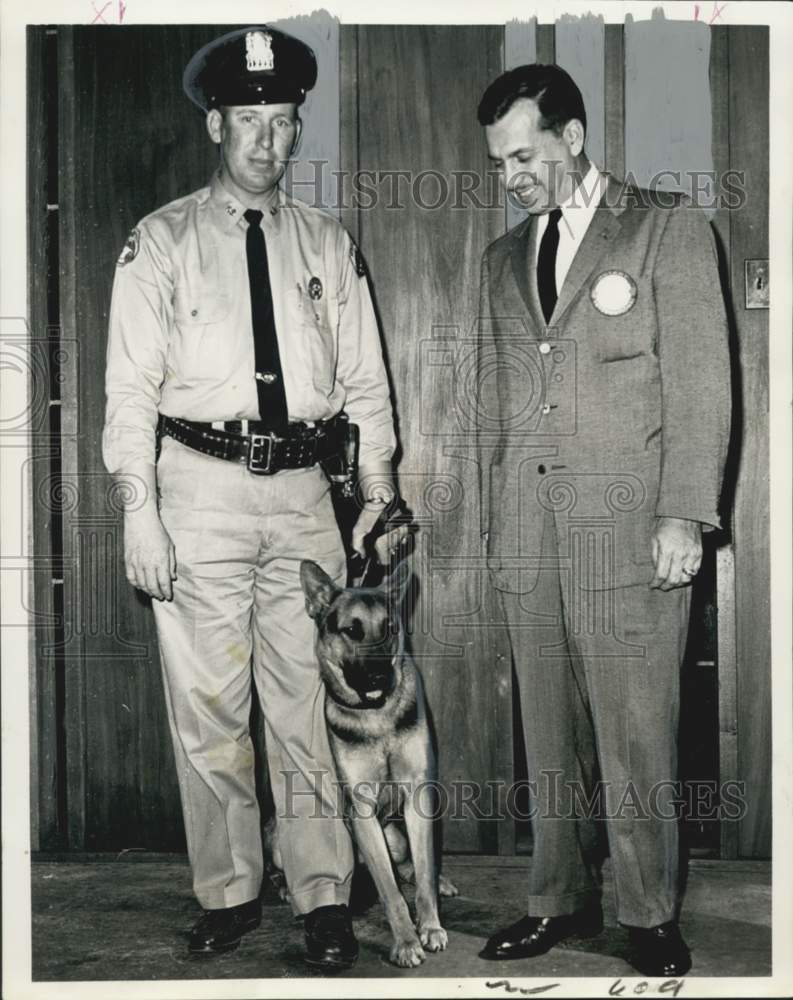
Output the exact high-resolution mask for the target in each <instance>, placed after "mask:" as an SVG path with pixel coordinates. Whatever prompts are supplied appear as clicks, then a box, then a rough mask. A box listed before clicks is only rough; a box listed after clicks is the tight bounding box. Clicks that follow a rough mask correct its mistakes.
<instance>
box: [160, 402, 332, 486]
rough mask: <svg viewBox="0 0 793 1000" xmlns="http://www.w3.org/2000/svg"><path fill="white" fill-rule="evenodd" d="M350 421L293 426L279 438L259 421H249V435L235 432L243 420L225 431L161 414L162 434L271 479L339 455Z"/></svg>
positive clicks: (235, 422) (226, 424)
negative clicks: (273, 476) (289, 470)
mask: <svg viewBox="0 0 793 1000" xmlns="http://www.w3.org/2000/svg"><path fill="white" fill-rule="evenodd" d="M345 425H346V421H342V420H339V419H334V420H329V421H327V422H322V423H318V424H317V425H316V427H309V426H308V425H307V424H291V425H290V427H289V429H288V430H287V432H286V434H284V435H277V434H275V433H274V432H273V431H270V430H267V429H266V428H265V425H264V424H263V423H261V422H259V421H256V420H249V421H247V429H248V433H247V434H242V433H234V431H236V428H237V426H239V428H240V431H241V430H242V428H243V426H244V425H243V422H242V421H231V420H227V421H225V422H224V424H223V427H224V429H223V430H219V429H218V428H217V427H214V426H213V425H212V424H204V423H198V422H197V421H195V420H182V419H181V418H178V417H166V416H165V415H160V423H159V433H160V434H161V435H166V434H167V435H168V437H172V438H173V439H174V441H179V442H180V444H185V445H187V447H188V448H193V449H194V450H195V451H200V452H202V453H203V454H204V455H212V456H213V458H224V459H226V460H228V461H230V462H242V463H243V464H244V465H245V466H246V467H247V468H248V471H249V472H252V473H254V475H257V476H270V475H272V474H273V473H275V472H280V471H281V470H282V469H307V468H309V467H310V466H312V465H314V464H316V463H317V462H324V461H326V460H327V459H329V458H333V457H334V456H335V455H338V454H339V452H340V450H341V448H342V445H343V434H344V430H345Z"/></svg>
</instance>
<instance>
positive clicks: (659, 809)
mask: <svg viewBox="0 0 793 1000" xmlns="http://www.w3.org/2000/svg"><path fill="white" fill-rule="evenodd" d="M648 544H649V540H648ZM541 565H542V568H541V570H540V573H539V576H538V578H537V584H536V586H535V587H534V589H533V590H532V591H530V592H529V593H524V594H516V593H506V592H502V594H501V597H502V603H503V610H504V614H505V618H506V622H507V627H508V632H509V637H510V643H511V646H512V654H513V659H514V664H515V672H516V676H517V680H518V688H519V696H520V705H521V711H522V716H523V728H524V738H525V745H526V756H527V764H528V773H529V781H530V789H531V794H532V832H533V835H534V853H533V858H532V865H531V874H530V884H529V898H528V913H529V915H530V916H559V915H561V914H565V913H572V912H574V911H575V910H577V909H579V908H580V907H581V906H583V905H584V904H585V903H587V902H588V901H590V900H591V899H592V898H593V897H597V896H599V894H600V876H599V870H598V868H599V866H598V857H597V830H598V826H597V825H596V818H597V817H600V818H601V819H605V825H606V830H607V834H608V845H609V851H610V855H611V861H612V870H613V877H614V885H615V890H616V902H617V917H618V920H619V921H620V923H622V924H626V925H628V926H635V927H652V926H655V925H657V924H660V923H664V922H665V921H667V920H672V919H674V917H675V916H676V906H677V888H678V868H679V859H678V826H677V822H678V821H677V818H676V805H675V800H676V798H677V796H676V794H675V785H674V783H675V780H676V778H677V738H678V716H679V692H680V687H679V680H680V666H681V663H682V657H683V654H684V650H685V642H686V636H687V630H688V616H689V609H690V588H688V587H686V588H679V589H675V590H671V591H667V592H664V591H660V590H651V589H650V588H649V586H648V585H647V584H640V585H638V586H629V587H622V588H617V589H612V590H600V591H593V590H583V589H582V588H581V587H580V585H579V584H580V582H581V579H586V576H585V575H583V576H582V577H581V578H580V579H571V577H570V572H569V566H567V565H566V563H565V562H564V561H562V560H560V558H559V548H558V544H557V538H556V528H555V524H554V519H553V515H552V514H550V513H548V514H546V515H545V521H544V524H543V543H542V560H541ZM648 582H649V581H648ZM597 796H599V798H598V797H597Z"/></svg>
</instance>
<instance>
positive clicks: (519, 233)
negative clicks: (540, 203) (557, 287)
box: [510, 215, 545, 330]
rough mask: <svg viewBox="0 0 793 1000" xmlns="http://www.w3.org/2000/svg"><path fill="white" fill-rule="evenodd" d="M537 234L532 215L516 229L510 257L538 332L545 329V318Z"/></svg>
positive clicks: (521, 291) (534, 218)
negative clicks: (538, 285) (538, 282)
mask: <svg viewBox="0 0 793 1000" xmlns="http://www.w3.org/2000/svg"><path fill="white" fill-rule="evenodd" d="M536 233H537V219H536V216H533V215H531V216H529V218H528V219H526V220H525V222H523V223H522V224H521V226H519V227H517V228H516V229H515V238H514V239H513V241H512V250H511V253H510V257H511V262H512V275H513V277H514V278H515V283H516V284H517V286H518V288H519V290H520V294H521V297H522V299H523V301H524V302H525V303H526V307H527V308H528V310H529V315H530V317H531V321H532V323H534V326H535V327H536V328H537V329H538V330H542V329H544V328H545V318H544V316H543V314H542V309H541V308H540V295H539V292H538V291H537V269H536V268H535V267H534V258H535V256H536V254H535V239H536Z"/></svg>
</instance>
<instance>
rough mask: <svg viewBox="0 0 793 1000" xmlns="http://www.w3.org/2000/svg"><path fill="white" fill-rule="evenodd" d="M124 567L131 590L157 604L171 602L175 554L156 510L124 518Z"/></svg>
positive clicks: (138, 512) (132, 513) (136, 513)
mask: <svg viewBox="0 0 793 1000" xmlns="http://www.w3.org/2000/svg"><path fill="white" fill-rule="evenodd" d="M124 565H125V567H126V570H127V579H128V580H129V582H130V583H131V584H132V586H133V587H137V588H138V590H142V591H144V592H145V593H147V594H149V595H150V596H151V597H154V598H156V599H157V600H158V601H171V600H173V586H172V581H173V580H175V579H176V551H175V549H174V547H173V542H172V541H171V539H170V536H169V535H168V532H167V531H166V530H165V528H164V527H163V526H162V521H161V520H160V517H159V514H158V513H157V512H156V510H150V509H144V510H138V511H134V512H128V513H127V514H126V515H125V517H124Z"/></svg>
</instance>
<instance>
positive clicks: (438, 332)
mask: <svg viewBox="0 0 793 1000" xmlns="http://www.w3.org/2000/svg"><path fill="white" fill-rule="evenodd" d="M223 30H228V29H224V28H223V27H221V26H216V25H213V26H209V27H208V26H196V27H164V26H163V27H130V26H127V27H123V28H111V27H106V26H105V27H102V28H101V29H97V28H93V29H92V28H66V27H61V28H58V29H57V38H56V41H55V43H54V47H53V43H51V44H50V47H49V50H48V47H47V42H46V34H45V29H44V28H36V29H32V30H31V34H30V39H29V65H30V72H29V81H30V86H29V95H30V96H29V109H30V112H29V113H30V125H31V129H30V192H31V196H30V199H29V201H30V251H31V252H30V262H31V323H32V326H33V331H34V338H35V339H37V340H38V341H42V340H44V341H45V342H46V340H47V324H48V322H52V319H53V314H54V317H55V319H56V320H57V318H58V316H59V317H60V326H61V337H62V338H63V342H64V344H65V345H67V346H69V350H71V360H67V361H65V362H64V364H63V371H64V373H65V374H66V376H67V377H66V379H65V381H64V383H63V385H62V386H61V387H60V389H59V392H60V395H61V399H60V400H59V403H60V406H59V410H60V412H61V418H60V425H61V427H60V429H55V431H53V433H52V434H50V435H43V436H42V438H41V440H40V441H39V442H38V443H37V444H36V446H35V456H36V468H37V470H38V471H37V472H36V474H35V480H36V491H37V493H36V502H35V503H34V527H35V532H36V535H37V540H36V547H37V552H38V554H39V555H40V556H41V557H43V558H45V559H47V558H49V559H50V560H51V561H52V560H53V559H54V560H55V561H54V562H53V572H52V573H46V572H45V573H41V574H37V576H36V613H37V618H36V623H37V624H36V640H37V665H36V674H35V678H34V680H35V685H34V689H35V695H36V698H37V705H36V712H35V714H34V721H35V732H34V739H35V744H36V745H35V753H34V757H33V760H34V764H35V766H36V769H37V773H36V774H35V775H34V780H35V781H36V784H37V789H36V794H35V795H34V814H35V815H34V830H37V831H38V841H37V842H36V843H35V844H34V847H40V848H43V849H47V848H56V847H62V848H69V849H75V850H120V849H123V848H128V847H138V848H141V847H143V848H148V849H151V850H176V849H181V847H182V846H183V834H182V824H181V815H180V809H179V800H178V792H177V786H176V778H175V773H174V768H173V762H172V755H171V747H170V740H169V737H168V734H167V727H166V723H165V714H164V706H163V698H162V689H161V681H160V675H159V661H158V655H157V648H156V638H155V634H154V627H153V621H152V615H151V611H150V608H149V607H148V606H147V602H145V601H144V600H142V599H141V598H138V597H135V596H134V595H133V593H132V592H131V590H130V589H129V587H128V585H127V584H126V581H125V579H124V574H123V569H122V566H121V523H120V515H119V512H118V510H117V509H116V508H117V504H116V503H115V502H114V497H113V493H112V490H111V489H110V481H109V479H108V477H107V476H106V474H105V473H104V470H103V467H102V464H101V455H100V434H101V426H102V419H103V409H104V390H103V380H102V374H103V371H104V356H105V344H106V325H107V314H108V307H109V295H110V283H111V281H112V271H113V263H114V259H115V256H116V255H117V253H118V251H119V248H120V247H121V246H122V245H123V242H124V238H125V236H126V233H127V231H128V229H129V227H130V226H131V225H133V224H134V222H135V221H136V220H137V219H139V218H140V217H141V216H142V215H144V214H146V213H147V212H149V211H151V210H152V209H153V208H155V207H157V206H160V205H162V204H164V203H166V202H167V201H169V200H171V199H172V198H175V197H177V196H179V195H182V194H185V193H187V192H188V191H191V190H194V189H195V188H198V187H200V186H202V185H203V184H205V183H206V181H207V178H208V177H209V174H210V172H211V170H212V167H213V165H214V152H213V150H212V148H211V147H210V144H209V143H208V142H207V141H206V137H205V133H204V125H203V121H202V118H201V116H200V114H199V113H198V112H197V111H195V112H193V111H192V109H191V108H190V107H189V106H188V105H187V102H186V100H185V98H184V97H183V95H182V91H181V74H182V70H183V67H184V65H185V63H186V62H187V60H188V58H189V57H190V55H191V54H192V53H193V52H194V51H195V49H196V48H198V47H199V46H200V45H202V44H203V43H204V42H206V41H207V40H208V39H210V38H212V37H216V36H217V35H219V34H221V33H222V31H223ZM522 37H525V38H527V39H530V40H531V43H532V45H534V46H536V58H537V59H539V60H541V61H551V60H553V59H554V55H555V47H556V39H555V33H554V29H553V26H552V25H538V26H536V28H535V30H532V31H530V32H526V33H524V36H522ZM711 38H712V48H711V87H712V93H713V108H714V113H713V121H714V163H715V167H716V169H717V170H722V169H726V168H727V167H732V168H735V169H739V170H745V171H746V175H747V178H746V189H747V192H748V194H749V200H748V202H747V204H746V206H745V207H744V208H742V209H741V210H740V211H734V212H724V211H722V212H719V213H717V214H716V217H715V219H714V224H715V226H716V228H717V231H718V232H719V235H720V239H721V242H722V246H723V250H724V267H725V277H726V278H727V279H728V283H729V284H730V286H731V311H732V316H733V334H734V340H735V344H734V347H735V357H736V388H737V390H738V397H737V399H738V408H737V409H738V422H737V424H736V427H737V430H736V435H735V448H734V450H733V458H732V464H731V476H732V481H733V483H734V490H733V492H734V496H735V503H734V518H733V531H732V536H731V541H730V544H729V545H728V546H726V547H725V548H724V549H723V550H722V554H721V555H720V561H719V566H720V572H721V574H722V577H721V580H720V585H719V591H720V621H719V630H720V631H719V636H720V660H722V659H723V662H722V663H721V664H720V667H721V669H723V670H725V671H727V673H725V675H724V681H725V684H724V686H723V700H722V705H721V709H722V758H721V759H722V765H723V768H724V771H725V774H727V775H729V776H736V777H738V778H741V779H743V780H745V781H746V782H747V789H746V793H747V799H748V811H747V815H746V817H745V818H744V820H743V821H742V823H741V824H740V825H739V826H738V827H737V828H736V827H732V828H730V833H731V835H730V836H727V837H726V838H725V837H723V839H722V843H723V846H724V848H725V851H726V853H727V854H737V853H740V854H741V855H744V856H764V855H767V854H768V853H769V852H770V795H771V788H770V735H769V716H770V654H769V638H768V521H767V510H768V497H767V485H768V467H767V442H768V425H767V383H768V361H767V336H768V328H767V313H766V312H763V311H747V310H746V309H745V308H744V302H743V293H744V288H743V261H744V259H745V258H754V257H759V258H763V257H766V256H767V255H768V251H767V236H768V234H767V210H768V199H767V143H768V123H767V111H768V91H767V85H768V80H767V75H768V47H767V41H768V40H767V34H766V33H765V31H764V30H763V29H760V28H758V29H746V28H714V29H713V32H712V36H711ZM339 44H340V70H341V72H340V81H341V92H340V140H341V142H340V144H341V151H342V163H341V166H342V168H343V169H344V170H345V171H346V172H347V173H348V186H347V197H346V198H345V201H344V204H343V205H342V207H341V217H342V220H343V221H344V223H345V224H346V225H347V226H348V228H349V229H350V230H351V232H352V233H353V234H354V235H355V237H356V239H358V240H359V242H360V244H361V247H362V250H363V252H364V256H365V258H366V260H367V262H368V265H369V269H370V272H371V278H372V284H373V290H374V293H375V296H376V301H377V306H378V309H379V313H380V318H381V323H382V329H383V337H384V343H385V347H386V352H387V356H388V361H389V366H390V371H391V377H392V384H393V391H394V398H395V402H396V405H397V412H398V418H399V437H400V441H401V447H402V454H401V462H400V468H399V475H400V484H401V487H402V491H403V495H404V496H405V498H406V500H407V501H408V504H409V505H410V506H411V508H412V509H413V511H414V513H415V515H416V518H417V520H418V522H419V524H420V525H421V528H422V531H421V532H420V535H419V539H420V541H419V545H418V548H417V551H416V553H415V554H414V556H413V559H414V568H415V570H416V574H417V577H418V579H419V581H420V592H419V595H418V598H417V603H416V608H415V609H414V615H413V620H412V626H411V628H412V634H411V644H412V647H413V650H414V653H415V655H416V656H417V658H418V662H419V665H420V667H421V669H422V672H423V675H424V677H425V681H426V686H427V690H428V695H429V700H430V703H431V705H432V709H433V714H434V722H435V726H436V729H437V734H438V742H439V746H440V767H441V775H442V778H443V780H444V782H445V783H446V784H447V786H448V785H450V784H451V783H452V782H455V781H458V782H468V783H471V782H474V783H479V784H480V785H486V783H487V782H495V783H498V782H503V783H509V782H510V781H511V780H512V775H513V736H512V696H511V681H510V663H509V652H508V646H507V643H506V638H505V634H504V631H503V629H502V628H501V627H500V626H499V624H498V614H497V609H496V603H495V601H494V596H493V594H492V592H491V591H490V588H489V584H488V581H487V578H486V573H484V572H483V567H482V552H481V549H480V539H479V511H478V498H477V490H476V479H477V477H476V467H475V464H474V462H473V461H472V458H473V456H472V455H471V453H470V452H469V451H468V450H467V447H466V445H465V440H464V438H465V436H464V435H462V434H460V433H459V431H460V428H461V426H462V425H461V420H462V421H464V420H465V414H464V413H461V412H460V410H459V405H457V404H456V403H455V391H454V385H453V382H452V381H451V380H452V379H453V378H454V377H455V372H456V373H457V377H460V373H461V372H463V371H464V362H465V351H466V350H467V349H468V345H469V344H470V338H471V334H472V332H473V330H474V324H475V321H476V318H477V296H478V274H479V259H480V256H481V253H482V251H483V250H484V248H485V246H486V245H487V243H488V242H490V241H491V240H492V239H494V238H495V237H497V236H498V235H500V234H501V233H502V232H503V231H504V229H505V225H506V222H505V213H504V210H503V208H501V209H499V208H495V207H489V208H488V207H474V205H473V202H472V199H471V198H466V197H462V199H460V198H459V197H457V196H458V195H459V192H460V187H459V185H460V184H464V183H465V182H461V181H460V177H461V176H462V172H464V171H470V174H471V176H479V177H485V176H486V174H487V170H488V164H487V161H486V157H485V148H484V143H483V141H482V136H481V130H480V128H479V126H478V125H477V123H476V106H477V103H478V100H479V97H480V95H481V92H482V90H483V89H484V87H485V85H486V84H487V82H489V80H491V79H492V78H493V77H494V76H495V75H497V73H498V72H500V70H501V68H502V65H503V59H504V58H505V56H504V29H503V28H500V27H495V26H489V27H479V26H469V27H451V26H449V27H443V26H421V27H420V26H412V27H398V28H397V27H387V26H377V27H375V26H357V27H356V26H343V27H342V28H341V30H340V33H339ZM507 48H509V47H507ZM603 50H604V63H605V66H604V74H603V86H604V109H605V110H604V123H603V141H604V157H605V165H606V167H607V168H608V169H610V170H611V171H612V172H614V173H617V174H619V173H621V172H622V170H623V167H624V158H625V134H624V88H625V81H624V44H623V31H622V28H621V26H619V25H607V26H606V27H605V32H604V35H603ZM510 51H511V50H510ZM53 52H54V53H55V57H56V58H57V66H56V69H55V72H56V77H55V78H56V79H57V82H58V90H59V95H60V97H59V104H58V107H57V110H55V109H54V108H53V106H52V103H51V102H49V101H48V100H47V96H46V86H45V82H44V81H45V80H46V72H47V66H48V65H50V66H51V60H52V58H53ZM533 57H534V53H532V54H531V55H529V56H528V58H533ZM513 61H514V60H513ZM152 65H155V66H156V67H157V72H156V74H155V75H152V73H151V69H150V67H151V66H152ZM461 67H463V68H464V71H461ZM53 115H55V118H56V121H55V122H53V121H52V116H53ZM49 126H53V127H54V132H53V127H49ZM53 150H60V154H59V155H60V159H59V162H58V164H57V166H58V169H57V170H56V171H55V182H56V183H55V185H54V187H53V176H52V175H53V170H54V164H53V162H52V152H53ZM357 171H374V172H380V173H379V177H380V182H379V183H378V184H376V185H375V189H376V194H377V197H376V199H375V203H374V204H373V205H369V206H368V207H365V205H364V204H363V203H361V202H356V201H355V200H354V198H351V197H350V195H351V194H352V193H354V192H353V191H352V190H351V186H350V185H351V178H352V177H354V175H355V173H356V172H357ZM385 171H390V172H392V173H391V179H390V180H389V179H387V178H384V175H383V172H385ZM422 171H424V172H426V173H425V175H424V180H423V181H422V183H421V189H420V194H421V197H423V199H424V206H423V207H422V205H421V204H417V202H416V199H415V197H414V193H415V192H414V191H413V190H411V186H412V185H413V184H414V183H415V179H416V177H417V176H418V175H419V174H421V172H422ZM394 172H409V174H410V177H411V178H412V180H410V181H408V182H406V183H407V187H404V186H402V187H400V185H403V184H404V183H405V182H403V181H402V180H399V177H398V176H397V174H396V173H394ZM455 177H456V178H457V180H455ZM439 178H442V179H443V180H442V181H441V180H439ZM48 180H49V182H50V183H49V185H48ZM368 183H369V184H371V183H372V182H371V179H370V180H369V181H368ZM444 183H445V184H446V185H447V186H446V189H445V192H444V188H443V186H442V184H444ZM455 184H457V185H458V187H457V188H455ZM439 185H441V186H439ZM352 188H354V184H352ZM54 189H56V193H57V203H56V204H52V192H53V190H54ZM400 191H401V197H400ZM395 192H396V197H397V200H398V202H400V203H401V205H402V206H403V207H401V208H395V207H394V206H393V195H394V193H395ZM490 194H491V192H490V190H489V189H488V187H487V185H485V186H483V187H482V188H480V189H479V191H478V195H479V196H480V197H481V198H483V199H485V201H487V199H488V197H489V196H490ZM435 202H438V204H437V205H435V206H434V207H433V203H435ZM389 204H391V207H389ZM53 262H54V263H53ZM53 266H54V268H55V270H54V271H53ZM48 270H49V275H48ZM53 296H54V298H53ZM461 364H462V368H460V365H461ZM59 448H60V449H61V451H62V468H63V485H62V487H60V488H58V486H57V483H56V482H54V481H53V480H52V479H51V469H52V468H57V466H58V463H59V461H60V460H61V459H60V458H59V456H58V454H57V452H58V449H59ZM61 538H62V549H63V565H62V567H61V565H60V562H59V561H58V556H59V552H58V551H57V550H58V549H59V547H60V545H61V542H60V541H59V540H58V539H61ZM51 539H55V542H54V543H53V544H54V546H55V548H54V549H50V548H49V546H50V540H51ZM733 567H734V575H733ZM53 578H54V579H55V580H61V581H62V582H60V583H58V582H53ZM59 614H60V615H61V618H62V622H61V624H62V629H61V628H60V627H59V626H58V615H59ZM60 631H63V633H64V636H65V639H64V641H63V642H61V643H60V644H58V643H56V642H55V641H54V636H56V635H57V634H58V633H59V632H60ZM480 804H482V805H484V806H485V807H486V806H487V802H486V801H483V802H482V803H480ZM733 834H734V835H733ZM445 845H446V847H447V849H451V850H464V851H480V852H488V853H495V852H498V851H500V852H504V853H511V852H512V851H513V850H514V847H515V843H514V825H513V824H511V823H509V822H504V821H502V822H494V821H493V820H488V819H482V818H476V817H475V814H474V811H473V810H472V809H470V808H469V809H463V810H462V812H461V813H460V818H457V819H454V818H447V821H446V824H445Z"/></svg>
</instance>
